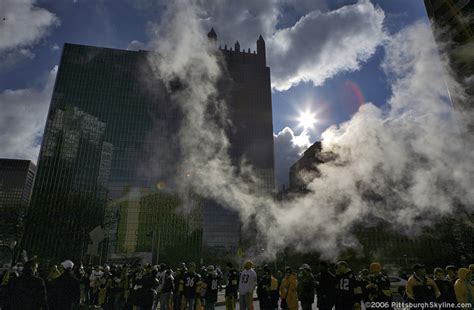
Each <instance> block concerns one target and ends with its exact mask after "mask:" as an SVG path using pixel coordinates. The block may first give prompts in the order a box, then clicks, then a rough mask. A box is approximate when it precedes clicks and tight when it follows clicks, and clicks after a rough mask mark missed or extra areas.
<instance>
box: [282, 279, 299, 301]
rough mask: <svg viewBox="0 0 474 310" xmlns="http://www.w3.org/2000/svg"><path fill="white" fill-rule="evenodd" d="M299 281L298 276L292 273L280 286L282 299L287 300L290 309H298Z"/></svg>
mask: <svg viewBox="0 0 474 310" xmlns="http://www.w3.org/2000/svg"><path fill="white" fill-rule="evenodd" d="M297 289H298V280H297V279H296V275H295V274H294V273H292V274H291V275H289V276H285V277H284V278H283V280H282V281H281V285H280V298H281V299H285V297H286V303H287V304H288V309H290V310H297V309H298V292H297Z"/></svg>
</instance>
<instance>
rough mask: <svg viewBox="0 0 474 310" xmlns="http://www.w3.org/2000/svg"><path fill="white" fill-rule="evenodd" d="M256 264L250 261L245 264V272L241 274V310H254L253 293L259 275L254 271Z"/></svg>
mask: <svg viewBox="0 0 474 310" xmlns="http://www.w3.org/2000/svg"><path fill="white" fill-rule="evenodd" d="M253 267H254V264H253V263H252V261H250V260H248V261H246V262H245V264H244V270H242V272H241V273H240V281H239V305H240V310H252V308H253V292H254V290H255V287H256V286H257V280H258V279H257V273H256V272H255V270H254V269H253Z"/></svg>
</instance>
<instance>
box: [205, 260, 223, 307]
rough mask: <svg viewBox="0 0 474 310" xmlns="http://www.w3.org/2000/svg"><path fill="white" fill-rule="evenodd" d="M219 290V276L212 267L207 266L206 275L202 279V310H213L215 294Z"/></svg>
mask: <svg viewBox="0 0 474 310" xmlns="http://www.w3.org/2000/svg"><path fill="white" fill-rule="evenodd" d="M218 290H219V275H218V274H217V272H216V270H215V268H214V266H212V265H209V266H208V267H207V268H206V275H205V276H204V278H203V279H202V285H201V297H202V298H203V299H204V309H205V310H214V309H215V307H216V302H217V293H218Z"/></svg>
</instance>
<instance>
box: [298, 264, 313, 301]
mask: <svg viewBox="0 0 474 310" xmlns="http://www.w3.org/2000/svg"><path fill="white" fill-rule="evenodd" d="M301 269H302V274H301V277H300V279H299V281H298V299H299V300H300V302H301V308H302V309H303V310H311V309H312V305H313V303H314V293H315V289H316V281H315V280H314V277H313V274H312V273H311V267H309V265H308V264H303V266H301Z"/></svg>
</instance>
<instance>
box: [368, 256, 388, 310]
mask: <svg viewBox="0 0 474 310" xmlns="http://www.w3.org/2000/svg"><path fill="white" fill-rule="evenodd" d="M369 269H370V275H369V285H367V295H368V298H369V301H372V302H380V303H384V304H388V305H391V303H392V291H391V290H390V279H389V278H388V276H387V275H386V274H384V273H382V265H381V264H380V263H372V264H370V266H369ZM388 309H391V307H390V306H389V307H388Z"/></svg>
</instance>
